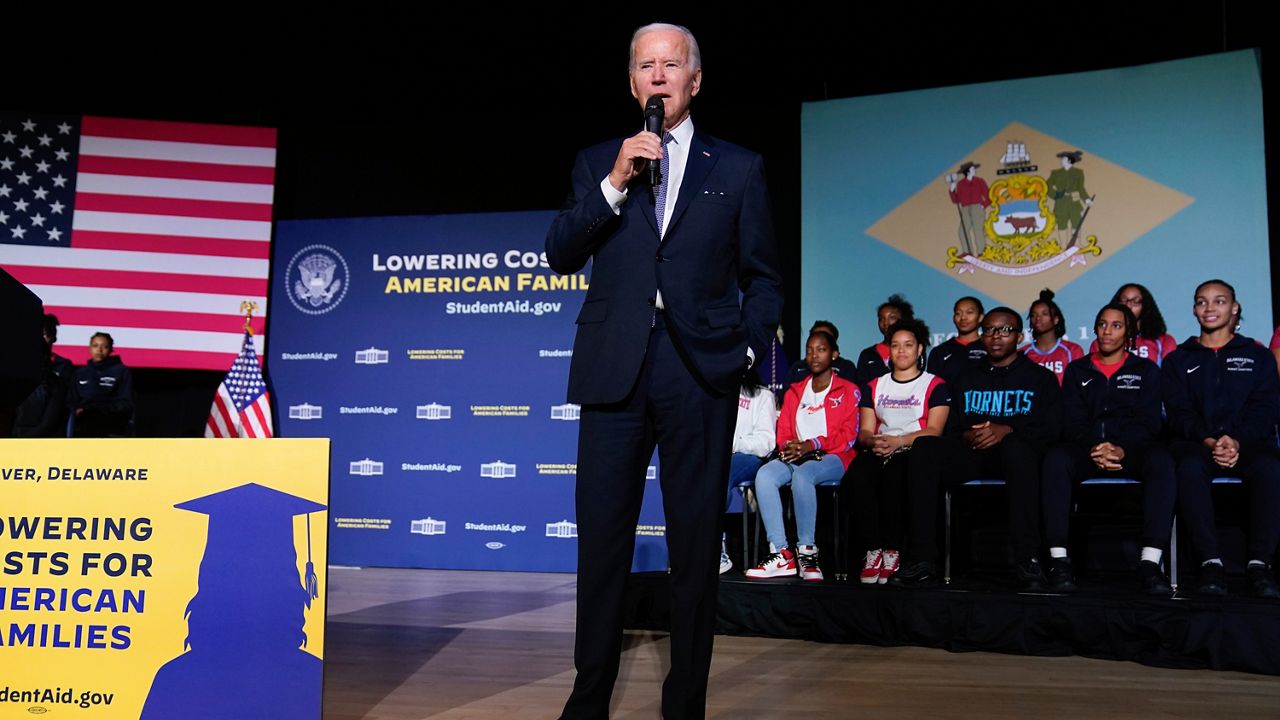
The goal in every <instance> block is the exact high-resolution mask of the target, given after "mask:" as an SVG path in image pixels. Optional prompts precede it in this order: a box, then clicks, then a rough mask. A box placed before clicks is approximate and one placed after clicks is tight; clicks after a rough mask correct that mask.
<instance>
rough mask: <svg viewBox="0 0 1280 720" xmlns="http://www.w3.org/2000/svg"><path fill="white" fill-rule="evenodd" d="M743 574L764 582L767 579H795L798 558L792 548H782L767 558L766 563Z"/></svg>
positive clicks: (771, 547)
mask: <svg viewBox="0 0 1280 720" xmlns="http://www.w3.org/2000/svg"><path fill="white" fill-rule="evenodd" d="M769 547H770V549H773V546H772V545H771V546H769ZM743 574H744V575H746V576H747V577H749V578H751V579H752V580H763V579H765V578H775V577H795V576H796V556H795V555H794V554H793V553H792V552H791V548H782V549H781V550H777V551H775V552H774V553H772V554H771V555H769V557H767V558H765V559H764V562H762V563H760V564H759V565H757V566H755V567H753V568H751V569H750V570H748V571H746V572H745V573H743Z"/></svg>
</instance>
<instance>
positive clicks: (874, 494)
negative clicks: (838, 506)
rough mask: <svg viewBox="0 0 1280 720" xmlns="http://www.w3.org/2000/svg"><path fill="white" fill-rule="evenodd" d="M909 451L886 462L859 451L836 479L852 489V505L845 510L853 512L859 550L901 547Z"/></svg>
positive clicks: (895, 548) (893, 456)
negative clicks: (843, 473) (839, 477)
mask: <svg viewBox="0 0 1280 720" xmlns="http://www.w3.org/2000/svg"><path fill="white" fill-rule="evenodd" d="M911 452H914V450H913V451H911ZM911 452H905V453H897V454H896V455H890V456H889V462H887V463H886V462H885V461H884V458H881V457H879V456H877V455H875V454H874V453H872V452H871V451H870V450H862V451H860V452H859V454H858V456H857V457H855V458H854V459H853V462H852V463H850V464H849V470H848V471H847V472H846V473H845V475H844V479H843V480H841V481H840V484H841V485H843V486H844V487H852V488H853V502H852V507H849V506H846V508H845V510H846V512H850V513H852V514H853V515H854V520H855V523H856V527H855V530H854V532H855V538H856V540H857V542H858V547H860V548H862V549H863V550H901V549H902V541H903V540H904V537H903V530H902V525H903V516H904V515H905V514H906V496H907V464H908V461H909V460H910V457H911Z"/></svg>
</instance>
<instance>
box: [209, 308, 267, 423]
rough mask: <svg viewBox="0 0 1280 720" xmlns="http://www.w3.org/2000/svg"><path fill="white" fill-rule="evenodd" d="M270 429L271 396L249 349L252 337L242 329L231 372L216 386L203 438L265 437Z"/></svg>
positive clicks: (250, 348)
mask: <svg viewBox="0 0 1280 720" xmlns="http://www.w3.org/2000/svg"><path fill="white" fill-rule="evenodd" d="M273 434H274V433H273V432H272V428H271V394H270V393H268V392H267V383H266V382H265V381H264V380H263V379H262V366H261V365H260V364H259V363H258V353H257V352H256V351H255V350H254V349H253V334H252V333H251V332H250V331H249V330H247V329H246V330H245V333H244V344H243V345H241V347H240V354H239V355H237V356H236V359H235V362H233V363H231V369H230V370H229V371H227V376H226V377H225V378H223V379H222V384H221V385H219V386H218V394H217V395H214V397H213V408H212V409H211V410H209V420H208V422H206V423H205V426H204V436H205V437H211V438H233V437H247V438H269V437H271V436H272V435H273Z"/></svg>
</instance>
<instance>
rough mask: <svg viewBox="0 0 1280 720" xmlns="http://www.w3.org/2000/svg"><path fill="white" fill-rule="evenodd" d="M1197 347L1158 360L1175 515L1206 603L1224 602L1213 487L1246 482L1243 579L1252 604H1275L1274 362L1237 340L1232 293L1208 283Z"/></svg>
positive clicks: (1278, 386)
mask: <svg viewBox="0 0 1280 720" xmlns="http://www.w3.org/2000/svg"><path fill="white" fill-rule="evenodd" d="M1194 312H1195V316H1196V320H1197V321H1199V323H1200V335H1199V337H1192V338H1189V339H1188V340H1187V341H1186V342H1184V343H1182V344H1181V345H1179V346H1178V349H1177V350H1174V351H1173V352H1172V353H1170V354H1169V356H1168V357H1167V358H1165V360H1164V365H1163V366H1162V367H1161V370H1162V371H1163V385H1164V406H1165V412H1166V413H1168V418H1169V430H1170V432H1171V434H1172V436H1173V437H1174V439H1175V441H1174V444H1173V447H1172V449H1173V453H1174V459H1175V461H1176V462H1177V483H1178V514H1179V515H1181V516H1182V519H1183V521H1184V522H1185V524H1186V527H1187V529H1188V530H1189V531H1190V533H1191V542H1192V544H1193V546H1194V547H1195V550H1196V553H1197V554H1198V555H1199V559H1200V561H1201V563H1200V584H1199V590H1200V592H1201V593H1203V594H1208V595H1223V594H1225V593H1226V591H1227V586H1226V573H1225V571H1224V570H1223V566H1222V559H1221V557H1220V556H1219V554H1218V531H1217V527H1216V526H1215V524H1214V515H1213V496H1212V494H1211V493H1210V483H1211V482H1212V481H1213V479H1214V478H1215V477H1222V476H1233V477H1240V478H1243V479H1244V482H1245V485H1246V486H1247V488H1248V492H1249V500H1248V504H1249V543H1248V547H1247V554H1248V561H1249V564H1248V567H1247V570H1246V574H1247V576H1248V580H1249V586H1250V589H1251V591H1252V592H1253V594H1255V595H1257V596H1260V597H1267V598H1280V589H1278V588H1277V587H1276V580H1275V576H1274V574H1273V573H1272V570H1271V564H1270V563H1271V558H1272V557H1274V556H1275V553H1276V545H1277V542H1280V453H1277V449H1276V420H1277V419H1278V418H1280V379H1278V378H1277V374H1276V360H1275V357H1274V356H1272V354H1271V353H1270V352H1269V351H1268V350H1267V349H1266V348H1264V347H1262V346H1261V345H1259V344H1258V343H1257V342H1256V341H1254V340H1253V339H1252V338H1248V337H1245V336H1244V335H1240V334H1237V333H1236V330H1237V328H1238V327H1239V326H1240V322H1241V320H1242V318H1243V312H1242V310H1241V309H1240V303H1239V302H1237V301H1236V291H1235V288H1233V287H1231V285H1229V284H1228V283H1226V282H1224V281H1222V280H1208V281H1205V282H1203V283H1201V284H1200V286H1199V287H1197V288H1196V293H1195V306H1194Z"/></svg>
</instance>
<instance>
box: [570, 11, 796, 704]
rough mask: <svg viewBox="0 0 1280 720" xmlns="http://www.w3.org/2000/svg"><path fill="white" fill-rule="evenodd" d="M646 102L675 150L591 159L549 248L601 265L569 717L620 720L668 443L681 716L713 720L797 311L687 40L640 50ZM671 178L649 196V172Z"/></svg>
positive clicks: (586, 330) (749, 183)
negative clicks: (739, 422) (734, 479)
mask: <svg viewBox="0 0 1280 720" xmlns="http://www.w3.org/2000/svg"><path fill="white" fill-rule="evenodd" d="M630 76H631V93H632V95H634V96H635V97H636V99H637V100H639V102H640V104H641V105H642V106H643V105H644V104H645V102H646V101H647V100H649V99H650V98H651V97H653V96H655V95H656V96H658V97H661V98H663V104H664V106H665V111H666V112H665V120H664V128H663V130H664V133H663V135H664V137H662V138H660V137H659V136H658V135H656V134H654V133H651V132H640V133H637V134H636V135H633V136H631V137H629V138H626V139H624V140H614V141H612V142H608V143H604V144H602V145H597V146H595V147H592V148H588V149H587V150H584V151H582V152H581V153H580V154H579V155H578V159H577V162H576V164H575V166H574V170H573V187H572V190H571V192H570V195H569V198H568V200H567V202H566V204H565V207H564V209H563V210H562V211H561V212H560V215H559V216H558V217H557V218H556V220H555V222H554V223H553V224H552V226H551V230H550V232H549V233H548V235H547V260H548V262H549V263H550V265H551V267H552V268H554V269H555V270H556V271H557V272H560V273H573V272H577V271H579V270H581V269H582V268H583V266H585V265H586V263H587V261H588V260H592V261H593V266H592V272H591V288H590V290H588V291H587V297H586V300H585V302H584V303H583V306H582V312H581V313H580V314H579V316H578V321H577V322H578V334H577V339H576V340H575V342H574V352H573V361H572V363H571V366H570V370H569V401H570V402H574V403H578V404H580V405H582V414H581V418H580V426H579V435H578V478H577V522H578V621H577V641H576V646H575V649H574V664H575V665H576V666H577V669H578V676H577V680H576V681H575V684H574V689H573V694H572V695H571V696H570V697H569V701H568V703H567V704H566V705H565V709H564V714H563V715H562V717H563V718H566V719H576V718H605V717H607V716H608V709H609V699H610V696H611V695H612V693H613V685H614V681H615V679H616V678H617V674H618V661H619V654H620V652H621V647H622V601H623V592H624V589H625V585H626V581H627V576H628V574H629V573H630V568H631V558H632V553H633V551H634V548H635V526H636V522H637V519H638V517H639V513H640V499H641V497H642V495H643V493H644V474H645V468H646V466H647V465H648V462H649V457H650V456H651V455H652V453H653V448H654V445H655V443H656V444H657V447H658V457H659V461H660V464H661V484H662V494H663V507H664V510H665V514H666V522H667V549H668V554H669V557H670V565H671V596H672V606H671V608H672V611H671V668H670V672H669V673H668V675H667V678H666V681H665V682H664V683H663V686H662V712H663V716H664V717H665V718H667V720H675V719H676V718H701V717H702V716H703V714H704V712H705V706H706V692H707V675H708V673H709V671H710V665H711V645H712V635H713V630H714V626H715V613H716V589H717V577H718V575H717V571H718V569H719V549H720V546H719V538H720V526H721V520H722V516H723V510H724V496H725V486H726V484H727V481H728V470H729V458H730V454H731V447H732V441H733V426H734V420H735V418H736V413H737V401H736V398H737V390H738V385H739V379H740V377H741V374H742V371H743V370H744V369H745V368H746V367H747V366H748V365H749V364H750V363H751V362H752V359H753V358H755V357H764V356H765V353H766V352H767V351H768V349H769V341H770V339H771V338H772V337H773V333H774V331H775V328H776V326H777V324H778V320H779V316H780V314H781V309H782V292H781V279H780V277H779V274H778V271H777V269H776V268H777V264H778V263H777V248H776V244H775V242H774V237H773V226H772V219H771V217H770V208H769V197H768V191H767V189H766V187H765V181H764V173H763V168H762V164H761V159H760V157H759V156H758V155H756V154H755V153H752V152H749V151H747V150H744V149H743V148H740V147H737V146H735V145H731V144H729V143H726V142H724V141H721V140H717V139H715V138H712V137H710V136H706V135H702V134H699V133H696V132H694V130H693V122H692V120H691V119H690V118H689V105H690V102H691V100H692V99H693V96H694V95H696V94H697V93H698V89H699V87H700V86H701V83H702V70H701V61H700V57H699V54H698V45H697V42H696V41H695V40H694V38H693V35H692V34H691V33H690V32H689V31H688V30H687V29H685V28H682V27H679V26H674V25H666V24H655V25H647V26H645V27H642V28H640V29H639V30H637V31H636V33H635V35H634V36H633V37H632V40H631V63H630ZM649 163H658V164H659V165H660V166H661V168H662V171H663V172H662V176H663V177H662V179H661V182H660V183H659V184H658V185H656V186H653V187H651V186H650V184H649V181H648V172H647V168H648V164H649Z"/></svg>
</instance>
